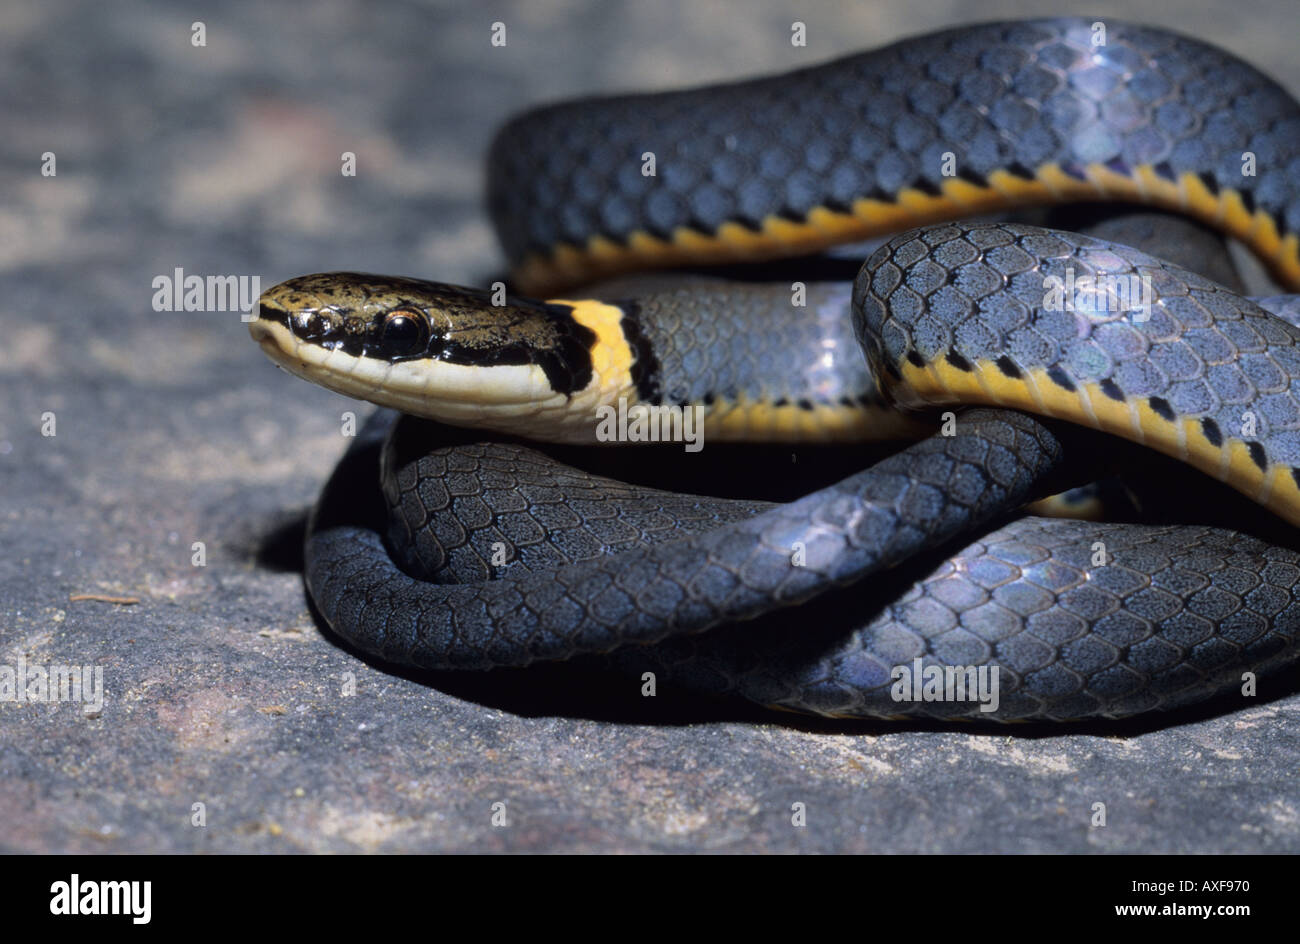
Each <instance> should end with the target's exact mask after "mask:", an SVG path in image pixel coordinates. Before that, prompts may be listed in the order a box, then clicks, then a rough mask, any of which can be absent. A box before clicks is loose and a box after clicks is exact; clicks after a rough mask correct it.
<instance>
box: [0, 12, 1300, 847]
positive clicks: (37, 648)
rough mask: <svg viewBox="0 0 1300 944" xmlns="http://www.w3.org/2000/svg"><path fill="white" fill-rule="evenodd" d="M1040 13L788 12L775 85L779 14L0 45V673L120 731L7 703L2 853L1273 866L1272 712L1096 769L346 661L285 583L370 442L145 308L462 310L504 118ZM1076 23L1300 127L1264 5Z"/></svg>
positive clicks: (1215, 717) (1055, 735)
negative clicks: (434, 286)
mask: <svg viewBox="0 0 1300 944" xmlns="http://www.w3.org/2000/svg"><path fill="white" fill-rule="evenodd" d="M1052 6H1053V5H1051V4H1046V3H1044V4H1038V3H1028V2H1001V3H995V4H981V5H979V6H978V8H976V7H975V6H974V5H968V4H963V3H956V2H953V3H947V4H938V5H935V4H929V5H925V6H924V9H922V8H919V7H918V5H916V4H909V3H904V2H889V3H879V4H859V5H856V6H852V7H845V8H842V9H837V10H836V12H835V14H834V16H832V15H831V13H830V12H826V13H824V14H818V15H817V16H816V17H813V16H812V14H811V13H810V14H809V20H808V31H809V44H808V47H807V48H804V49H796V48H793V47H792V46H791V44H790V42H789V38H788V37H789V31H790V23H789V15H788V13H787V12H786V11H785V9H784V8H783V7H781V6H780V5H773V6H772V7H771V8H770V9H768V10H767V12H762V13H760V12H756V11H755V9H754V6H753V5H751V4H745V3H741V2H739V0H736V2H725V3H714V4H698V3H695V2H692V0H674V2H666V3H653V4H647V3H626V4H604V3H594V2H592V3H585V2H584V3H577V4H574V3H559V2H552V0H547V2H535V0H529V2H527V3H524V2H518V3H514V4H511V3H506V4H498V5H496V7H495V8H494V9H495V10H496V11H497V12H494V13H492V14H490V15H489V14H488V13H483V12H477V9H478V8H476V7H474V5H465V6H462V7H457V9H456V10H455V12H452V11H451V10H450V9H449V8H443V7H440V6H438V5H434V6H432V7H429V8H424V7H421V6H419V5H406V4H403V5H392V6H388V5H385V6H382V7H375V6H372V5H370V4H363V3H343V2H339V0H326V2H321V3H314V4H310V5H306V6H296V5H295V6H294V7H292V8H291V9H292V10H293V11H294V12H293V14H292V15H286V14H285V12H284V8H281V7H279V6H267V5H263V4H258V3H253V2H229V3H221V4H211V5H208V6H207V7H206V8H205V12H204V13H203V14H196V13H192V12H191V11H190V10H189V9H188V8H186V9H181V8H177V7H175V6H173V5H169V4H165V3H160V2H158V3H149V2H139V0H129V2H124V3H117V4H112V5H102V4H97V3H92V2H85V0H79V2H74V3H69V4H60V5H57V6H55V5H48V4H40V3H36V2H34V0H20V2H19V3H17V4H7V5H6V6H5V8H4V10H3V12H0V87H3V88H4V89H6V90H7V92H8V95H7V99H8V102H7V106H6V109H5V116H6V134H5V135H3V136H2V137H0V162H2V163H0V167H2V170H0V173H2V174H3V177H4V181H3V184H4V185H3V191H4V193H5V194H6V198H5V200H4V204H3V206H0V236H2V237H3V238H0V278H2V279H3V291H0V324H2V325H3V343H2V344H0V402H2V403H3V404H4V407H5V409H4V410H3V412H0V548H2V553H0V664H3V665H9V666H17V665H18V663H19V662H20V661H22V662H25V663H26V664H28V665H33V666H48V665H58V664H67V665H75V666H87V667H91V668H92V670H99V669H102V673H103V684H104V689H105V697H104V703H103V705H102V708H100V709H99V710H97V711H96V710H91V711H90V712H87V711H86V710H84V708H83V707H82V706H78V705H73V704H68V703H61V704H22V705H15V704H12V703H4V704H0V822H3V823H5V828H4V830H3V831H2V834H0V846H2V847H3V848H4V849H5V850H8V851H54V852H70V851H83V852H186V851H210V852H257V851H262V852H280V851H338V852H344V851H556V850H560V851H658V850H662V851H818V852H831V851H840V852H857V851H876V852H886V851H891V852H892V851H899V852H930V851H946V852H991V851H1008V852H1021V851H1023V852H1083V851H1094V850H1095V851H1107V852H1210V851H1243V852H1245V851H1268V852H1282V851H1290V852H1295V851H1300V802H1298V801H1297V793H1296V787H1295V775H1296V768H1297V763H1298V762H1300V734H1297V732H1300V717H1298V716H1300V698H1297V697H1294V696H1291V697H1281V698H1276V697H1275V698H1273V699H1271V700H1269V699H1265V698H1261V699H1260V700H1259V702H1258V703H1257V704H1255V705H1254V706H1253V707H1250V708H1246V709H1240V710H1235V711H1231V710H1225V709H1222V708H1220V709H1218V711H1217V712H1214V711H1207V712H1202V713H1198V714H1194V715H1191V716H1185V717H1181V718H1178V719H1159V720H1158V722H1151V723H1144V724H1140V725H1134V724H1129V725H1123V726H1109V727H1107V726H1094V727H1090V728H1087V729H1078V728H1071V729H1068V730H1042V729H1038V728H1034V729H1024V728H1015V729H1012V728H1008V729H999V730H996V731H993V732H988V731H983V730H975V729H960V730H941V729H925V728H903V727H896V726H890V725H855V726H848V727H846V726H842V725H834V724H830V723H822V722H816V721H807V720H802V719H798V718H793V719H791V718H786V717H784V716H772V715H767V714H763V713H761V712H758V711H750V710H748V709H743V708H735V707H732V706H719V705H716V704H712V703H696V702H691V701H686V700H684V699H680V698H673V697H671V696H668V695H661V696H660V697H659V698H658V699H655V700H653V701H649V700H644V699H642V698H640V696H639V694H638V692H637V690H636V688H635V687H629V686H626V685H624V684H621V683H617V684H616V683H605V684H601V685H593V686H583V687H575V686H573V685H571V684H568V682H567V679H566V676H565V675H564V673H563V672H559V673H548V672H542V673H529V674H527V675H522V674H519V673H509V674H501V675H491V676H485V677H476V678H470V679H467V678H457V677H428V676H417V675H414V674H406V673H402V672H393V671H390V670H386V669H384V668H382V667H379V666H376V665H373V664H370V663H367V662H365V661H362V660H360V659H358V658H356V657H355V656H354V655H353V654H352V653H350V652H348V651H347V650H345V649H344V648H341V647H340V646H339V645H338V644H337V643H336V642H335V641H334V640H333V639H332V638H331V637H330V636H328V635H327V634H325V633H323V632H322V629H321V628H320V627H319V626H318V625H317V624H316V622H315V621H314V620H313V618H312V615H311V614H310V612H309V610H308V607H307V603H306V600H305V598H304V594H303V589H302V583H301V578H300V575H299V574H298V573H297V572H296V570H295V568H296V567H297V564H298V561H297V557H298V549H297V548H298V541H299V539H300V536H301V527H302V515H303V513H304V511H305V509H306V508H307V507H308V505H309V503H310V502H311V501H312V499H313V496H314V494H315V493H316V491H317V489H318V488H319V486H320V484H321V482H322V481H323V479H324V477H325V476H326V475H327V473H328V471H329V469H330V467H331V466H332V464H333V463H334V461H335V460H336V459H337V457H338V455H339V454H340V453H341V452H342V450H343V447H344V440H343V438H342V437H341V435H340V433H339V427H340V414H342V413H343V412H344V411H346V410H349V409H357V407H356V405H355V404H353V403H351V402H349V401H346V400H344V399H342V398H340V397H336V396H334V395H332V394H330V393H328V392H326V391H324V390H321V389H316V388H313V387H310V386H308V385H306V384H303V383H302V382H301V381H299V380H296V379H294V378H291V377H289V376H288V375H287V374H284V373H282V372H279V371H277V370H275V369H274V368H273V367H272V366H271V364H270V363H269V362H268V361H267V360H266V359H265V358H264V357H263V356H262V355H261V354H260V353H259V352H258V351H257V349H256V348H255V347H254V346H253V345H252V344H251V343H250V342H249V339H248V336H247V332H246V330H245V328H244V326H243V325H242V324H241V323H240V319H239V316H238V314H237V313H235V312H213V313H208V314H199V313H192V312H169V311H157V310H155V308H154V289H153V288H152V281H153V279H154V278H155V277H157V276H160V275H170V274H172V273H173V272H174V270H175V269H177V268H181V269H183V270H184V271H185V272H186V273H199V274H215V273H231V274H237V275H258V276H260V277H261V279H262V284H264V285H270V284H272V283H274V282H276V281H279V280H280V279H282V278H286V277H288V276H291V275H296V274H301V273H305V272H311V271H321V270H328V269H337V268H348V269H359V270H372V271H384V272H392V273H401V274H409V275H430V276H435V277H439V278H443V279H447V280H452V281H471V282H480V281H482V280H483V279H485V278H486V277H487V276H489V275H490V274H492V273H493V272H494V271H495V270H496V269H497V268H498V267H499V266H500V263H501V260H500V256H499V254H498V251H497V249H496V246H495V243H494V242H493V239H492V237H491V234H490V231H489V229H488V226H487V222H486V217H485V214H484V213H483V211H482V207H481V203H480V195H481V192H482V178H481V170H480V165H481V157H482V154H483V152H484V151H485V149H486V146H487V143H488V140H489V137H490V135H491V132H492V130H493V129H494V128H495V127H496V126H497V125H499V124H500V123H501V122H502V121H503V120H504V119H505V118H506V117H507V116H508V115H510V114H511V113H513V112H515V111H516V110H518V109H520V108H523V107H526V106H527V105H530V104H534V103H537V102H541V101H544V100H550V99H554V98H557V97H561V96H568V95H574V94H581V93H591V92H596V91H607V90H613V89H624V88H627V89H632V88H643V87H660V88H662V87H671V86H677V85H681V84H686V83H688V82H698V81H706V80H716V79H721V78H725V77H732V76H739V75H745V74H751V73H755V72H760V71H769V70H777V69H783V68H792V67H795V66H797V65H800V64H804V63H807V62H811V61H817V60H822V59H825V58H829V57H831V56H833V55H836V54H840V53H844V52H848V51H852V50H856V49H860V48H867V47H871V46H874V45H878V44H880V43H882V42H886V41H888V40H891V39H894V38H897V37H900V36H902V35H906V34H909V33H914V32H918V31H924V30H929V29H934V28H938V27H941V26H949V25H954V24H956V23H960V22H963V21H969V20H974V19H988V18H990V17H994V16H999V15H1018V14H1023V13H1029V12H1039V11H1040V10H1042V9H1047V8H1050V7H1052ZM1092 6H1093V7H1100V8H1101V12H1102V13H1104V14H1106V15H1112V14H1113V15H1128V16H1134V17H1140V18H1142V19H1145V20H1148V21H1151V22H1155V23H1159V24H1162V25H1167V26H1170V27H1173V28H1176V29H1180V30H1183V31H1185V32H1190V33H1193V34H1195V35H1198V36H1201V37H1203V38H1206V39H1208V40H1210V41H1212V42H1216V43H1218V44H1220V45H1223V46H1226V47H1228V48H1230V49H1233V50H1234V51H1236V52H1237V53H1238V54H1240V55H1243V56H1247V57H1249V58H1251V59H1252V60H1253V61H1255V62H1257V63H1258V64H1260V65H1261V66H1262V67H1264V68H1265V69H1266V70H1268V71H1270V72H1271V73H1272V74H1273V75H1275V76H1276V77H1277V78H1278V79H1279V80H1281V81H1282V82H1283V84H1284V85H1286V86H1288V87H1289V88H1291V89H1293V90H1300V61H1298V60H1296V58H1295V57H1294V56H1293V55H1292V54H1291V53H1292V50H1291V49H1290V48H1289V47H1290V44H1291V41H1292V38H1293V30H1289V29H1279V28H1277V25H1276V24H1286V23H1289V22H1291V21H1290V18H1289V16H1288V14H1289V13H1290V12H1291V11H1290V8H1289V5H1288V4H1287V3H1286V2H1284V0H1279V2H1268V3H1266V2H1240V3H1237V4H1235V5H1234V8H1233V15H1232V16H1231V17H1230V18H1228V17H1224V16H1223V15H1222V13H1221V11H1218V10H1216V8H1215V6H1214V5H1213V4H1211V3H1209V2H1205V3H1192V4H1186V5H1184V8H1183V9H1178V10H1174V9H1172V8H1169V7H1168V6H1167V5H1166V6H1162V7H1153V8H1149V9H1148V8H1141V7H1138V6H1135V5H1131V4H1124V3H1094V4H1092ZM198 16H203V17H205V19H204V24H205V26H206V41H207V45H206V46H204V47H195V46H193V45H192V44H191V35H192V22H193V20H194V19H195V18H196V17H198ZM494 19H495V20H501V21H502V22H504V23H505V24H506V27H507V30H508V33H507V36H508V41H507V45H506V46H505V47H504V48H493V47H492V46H490V45H489V33H490V30H491V23H492V21H493V20H494ZM345 151H351V152H354V153H355V155H356V161H357V176H355V177H344V176H341V175H340V173H339V167H340V155H341V154H342V152H345ZM45 152H53V153H54V154H55V156H56V161H57V176H55V177H45V176H42V175H41V173H40V165H41V161H42V159H43V158H42V155H43V154H44V153H45ZM51 420H52V422H53V423H54V432H55V435H53V436H48V435H43V434H42V427H43V426H44V427H46V430H45V431H46V432H48V431H49V430H48V426H49V423H50V422H51ZM195 542H202V546H203V550H204V553H205V555H206V562H205V565H204V566H195V565H194V563H193V557H194V554H195V551H194V549H193V548H194V545H195ZM79 594H99V595H108V596H112V597H129V598H136V599H138V601H139V602H138V603H136V604H133V605H128V604H122V603H112V602H102V601H97V600H74V599H72V598H73V597H74V596H76V595H79ZM1098 802H1101V803H1104V804H1105V805H1106V808H1107V825H1106V826H1104V827H1101V828H1097V827H1093V826H1091V825H1090V821H1091V817H1092V808H1093V804H1095V803H1098ZM196 804H201V805H202V806H201V807H199V808H198V809H201V811H202V813H203V814H204V818H205V824H204V825H196V824H195V823H196V815H197V814H196V813H195V810H196ZM495 804H504V807H495V810H498V811H499V810H501V809H504V811H505V817H506V823H507V825H504V826H499V825H497V826H494V825H493V814H494V805H495ZM794 804H804V805H805V808H806V811H807V825H806V826H804V827H802V828H797V827H795V826H792V823H791V818H792V815H793V814H792V806H793V805H794Z"/></svg>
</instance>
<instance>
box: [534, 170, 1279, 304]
mask: <svg viewBox="0 0 1300 944" xmlns="http://www.w3.org/2000/svg"><path fill="white" fill-rule="evenodd" d="M1083 172H1084V178H1085V179H1083V180H1080V179H1079V178H1077V177H1074V176H1072V175H1070V174H1067V173H1066V172H1065V171H1064V170H1062V169H1061V168H1060V167H1059V166H1058V165H1056V164H1044V165H1042V166H1041V167H1039V168H1038V169H1037V170H1036V171H1035V174H1034V179H1032V180H1029V179H1025V178H1021V177H1018V176H1016V175H1015V174H1012V173H1010V172H1008V171H1000V170H999V171H993V172H992V173H991V174H989V176H988V183H987V185H980V184H975V183H971V182H969V181H966V180H962V179H960V178H955V177H954V178H950V179H947V180H945V181H944V182H943V186H942V188H941V189H942V193H940V194H937V195H932V194H928V193H923V192H921V191H919V190H913V189H906V190H903V191H901V192H900V193H898V194H896V195H895V196H894V199H893V200H892V201H884V200H876V199H870V198H862V199H859V200H856V201H854V202H853V205H852V211H851V212H847V213H845V212H840V211H837V210H832V209H830V208H828V207H815V208H813V209H812V210H810V211H809V212H808V214H807V216H806V217H805V218H804V219H803V220H799V221H792V220H787V219H782V218H780V217H775V216H771V217H768V218H766V219H765V220H763V222H762V225H761V226H760V227H759V228H758V229H757V230H751V229H749V228H748V227H745V226H742V225H740V224H739V223H724V224H723V225H722V226H720V227H719V228H718V230H717V231H716V232H715V233H703V232H699V231H698V230H693V229H689V228H687V227H680V228H678V229H677V230H676V231H674V232H673V234H672V236H671V238H670V239H663V238H661V237H658V236H654V235H651V234H650V233H647V232H644V231H636V232H634V233H632V234H631V235H630V236H628V237H627V240H626V242H619V241H616V240H613V239H610V238H609V237H607V236H593V237H591V238H590V239H589V240H588V241H587V243H586V245H585V246H581V247H578V246H573V245H569V244H560V245H557V246H555V247H554V249H553V250H552V251H551V252H550V253H549V254H547V255H540V254H531V255H529V256H528V257H526V258H525V259H524V260H523V261H522V262H521V263H519V264H518V265H517V266H516V268H515V271H514V279H515V283H516V286H517V287H518V288H519V290H520V291H522V292H524V293H526V294H531V295H539V294H545V293H548V292H554V291H555V290H557V289H560V288H563V287H567V286H572V285H578V284H581V283H583V282H588V281H593V280H596V279H599V278H605V277H609V276H613V275H617V274H620V273H623V272H628V271H631V270H636V269H648V268H650V269H654V268H668V267H672V266H682V265H690V264H695V265H701V264H710V263H724V262H748V261H759V260H763V259H771V258H775V257H781V256H791V255H798V254H803V253H811V252H817V251H819V250H822V249H826V248H827V247H829V246H832V245H835V244H837V243H843V242H851V241H854V240H860V239H869V238H872V237H875V236H881V235H885V234H888V233H894V232H898V231H899V230H902V229H906V228H908V227H911V226H920V225H923V224H925V223H937V222H941V221H944V220H951V219H957V218H959V217H962V216H968V215H970V214H971V213H988V212H993V211H996V210H1006V209H1012V208H1015V207H1020V206H1029V205H1034V204H1045V203H1057V202H1066V201H1072V200H1129V201H1133V202H1136V203H1145V204H1149V205H1153V206H1157V207H1161V208H1164V209H1167V210H1173V211H1176V212H1183V213H1187V214H1189V215H1191V216H1193V217H1196V218H1197V219H1200V220H1202V221H1203V222H1205V223H1207V224H1209V225H1211V226H1214V227H1216V228H1218V229H1221V230H1223V231H1225V232H1227V233H1229V234H1231V235H1233V236H1236V237H1237V238H1239V239H1241V240H1242V241H1243V242H1245V243H1246V244H1247V245H1248V246H1250V248H1251V249H1252V250H1253V251H1254V252H1255V253H1256V254H1257V255H1259V257H1260V258H1261V259H1262V260H1263V261H1264V262H1265V263H1266V264H1267V265H1268V267H1269V268H1270V269H1271V270H1272V272H1273V274H1274V275H1275V276H1276V277H1277V278H1278V279H1279V281H1281V282H1282V283H1283V284H1284V285H1286V286H1287V287H1289V288H1291V289H1293V290H1300V235H1297V234H1296V233H1287V234H1286V235H1285V236H1283V235H1282V234H1281V233H1280V231H1279V228H1278V221H1277V220H1275V219H1273V218H1272V217H1271V216H1270V215H1269V214H1268V213H1266V212H1265V211H1264V210H1259V209H1257V210H1255V211H1254V212H1251V211H1249V210H1247V209H1246V206H1245V204H1244V203H1243V202H1242V199H1241V196H1240V194H1239V193H1237V192H1236V191H1235V190H1231V189H1224V190H1222V191H1220V192H1219V193H1218V194H1214V193H1211V192H1210V190H1209V188H1207V187H1206V186H1205V184H1204V183H1203V182H1202V181H1201V179H1200V178H1199V177H1197V176H1196V175H1195V174H1191V173H1186V174H1182V175H1181V176H1180V177H1179V178H1178V180H1177V181H1171V180H1167V179H1166V178H1164V177H1162V176H1160V175H1159V174H1158V173H1157V172H1156V171H1155V168H1153V167H1152V166H1151V165H1149V164H1144V165H1141V166H1138V167H1136V168H1134V169H1133V170H1132V172H1131V173H1128V174H1124V173H1120V172H1117V171H1114V170H1111V169H1110V168H1108V167H1106V166H1105V165H1103V164H1089V165H1088V166H1087V167H1085V168H1084V169H1083Z"/></svg>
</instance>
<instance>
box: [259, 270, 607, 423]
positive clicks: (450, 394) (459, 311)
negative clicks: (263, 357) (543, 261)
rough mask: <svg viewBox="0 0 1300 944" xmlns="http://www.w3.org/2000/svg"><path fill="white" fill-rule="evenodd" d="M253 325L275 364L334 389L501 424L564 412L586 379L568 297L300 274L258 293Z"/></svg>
mask: <svg viewBox="0 0 1300 944" xmlns="http://www.w3.org/2000/svg"><path fill="white" fill-rule="evenodd" d="M249 333H250V334H251V335H252V336H253V339H254V340H255V341H257V342H258V344H259V345H261V347H262V350H263V351H264V352H265V353H266V354H267V355H268V356H269V357H270V358H271V359H272V360H273V361H275V363H277V364H278V365H280V366H281V367H283V368H285V369H286V370H288V371H289V372H291V373H293V374H296V375H298V376H300V377H303V378H304V379H306V380H310V381H312V382H313V383H317V384H320V385H321V386H324V387H327V388H329V389H331V390H334V391H336V392H338V393H342V394H345V395H347V396H352V397H358V398H360V399H364V400H369V401H371V402H372V403H377V404H379V405H381V406H388V407H393V408H394V409H399V410H402V411H403V412H406V413H411V414H414V415H417V416H424V417H428V418H430V419H435V420H440V421H442V422H446V423H453V424H456V425H469V426H481V427H484V428H488V429H494V430H498V431H502V432H511V433H521V432H524V433H526V432H528V431H530V429H532V430H533V431H535V425H536V423H538V422H539V421H541V420H543V419H544V418H545V417H546V416H547V414H551V415H555V416H562V415H567V414H568V413H571V412H572V409H571V404H570V403H569V401H570V400H571V399H572V398H573V395H575V394H580V393H581V392H582V391H584V390H585V389H586V388H588V387H589V386H591V385H592V383H593V378H592V365H591V348H592V346H593V344H594V343H595V341H596V336H595V334H594V333H593V332H592V331H591V330H590V329H589V328H587V327H585V326H584V325H583V324H581V323H580V322H579V321H578V320H576V319H575V318H574V317H573V310H572V306H570V305H567V304H563V303H548V302H538V301H533V300H531V299H524V298H518V297H514V296H506V295H505V294H504V293H500V294H499V295H498V294H494V293H493V292H489V291H485V290H481V289H473V288H463V287H461V286H456V285H448V284H446V283H442V282H426V281H423V280H421V279H409V278H401V277H395V276H380V275H366V274H362V273H356V272H332V273H322V274H317V275H305V276H300V277H298V278H294V279H290V280H288V281H287V282H281V283H280V284H279V285H276V286H275V287H273V288H271V289H269V290H267V291H266V292H264V293H263V294H262V296H261V298H260V299H259V303H258V314H257V317H256V318H255V319H254V320H253V321H252V322H251V323H250V324H249ZM588 425H590V423H589V424H588Z"/></svg>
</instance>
